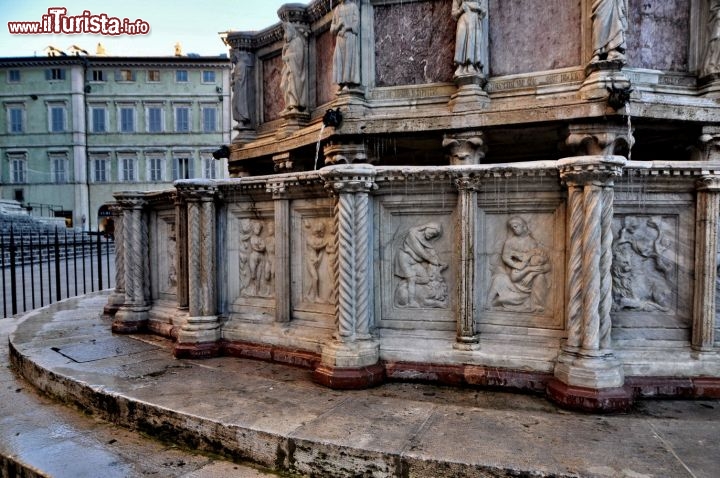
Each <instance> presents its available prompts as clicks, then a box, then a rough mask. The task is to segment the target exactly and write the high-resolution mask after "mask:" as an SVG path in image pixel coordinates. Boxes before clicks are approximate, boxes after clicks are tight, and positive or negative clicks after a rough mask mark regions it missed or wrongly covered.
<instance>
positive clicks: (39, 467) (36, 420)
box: [0, 319, 278, 478]
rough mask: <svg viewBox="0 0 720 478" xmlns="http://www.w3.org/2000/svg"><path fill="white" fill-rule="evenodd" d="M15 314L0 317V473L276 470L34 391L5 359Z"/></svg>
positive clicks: (107, 475)
mask: <svg viewBox="0 0 720 478" xmlns="http://www.w3.org/2000/svg"><path fill="white" fill-rule="evenodd" d="M17 324H18V320H17V319H0V430H1V432H0V476H1V477H16V476H17V477H20V476H21V477H26V478H35V477H72V478H80V477H87V478H91V477H93V478H94V477H98V476H102V477H103V478H114V477H118V478H120V477H123V478H125V477H135V476H159V477H178V478H181V477H186V478H190V477H228V476H240V477H247V478H262V477H270V476H278V475H277V474H276V473H270V472H269V471H267V470H262V469H261V468H259V467H255V466H250V465H248V464H246V463H245V464H242V463H233V462H231V461H227V460H221V459H218V458H217V457H208V456H205V455H202V454H200V453H197V452H195V451H191V450H188V449H182V448H179V447H177V446H176V445H173V444H168V443H163V442H160V441H156V440H152V439H150V438H147V437H144V436H142V435H140V434H138V433H136V432H132V431H130V430H128V429H125V428H122V427H119V426H117V425H113V424H111V423H108V422H104V421H102V420H99V419H98V418H97V417H93V416H89V415H87V414H83V413H80V412H78V411H77V410H75V409H73V408H69V407H68V406H66V405H63V404H62V403H59V402H56V401H54V400H52V399H50V398H49V397H48V396H46V395H43V394H40V393H38V392H37V391H36V390H35V389H34V388H33V386H32V385H31V384H29V383H28V382H26V381H25V380H23V379H22V378H20V377H18V376H17V375H16V374H15V373H13V371H12V370H11V368H10V364H9V362H8V346H7V344H8V340H7V339H8V335H9V334H10V333H12V332H13V331H14V330H15V327H16V326H17Z"/></svg>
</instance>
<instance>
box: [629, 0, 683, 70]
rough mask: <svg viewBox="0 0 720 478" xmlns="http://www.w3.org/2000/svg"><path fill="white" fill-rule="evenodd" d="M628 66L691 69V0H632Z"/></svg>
mask: <svg viewBox="0 0 720 478" xmlns="http://www.w3.org/2000/svg"><path fill="white" fill-rule="evenodd" d="M629 3H630V18H629V23H630V27H629V32H628V38H627V43H628V45H627V59H628V66H634V67H639V68H652V69H657V70H665V71H687V70H688V42H689V32H690V0H630V2H629Z"/></svg>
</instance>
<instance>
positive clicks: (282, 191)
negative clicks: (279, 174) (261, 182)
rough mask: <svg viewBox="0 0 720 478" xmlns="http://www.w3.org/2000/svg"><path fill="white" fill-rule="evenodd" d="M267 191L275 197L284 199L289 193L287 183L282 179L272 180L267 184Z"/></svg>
mask: <svg viewBox="0 0 720 478" xmlns="http://www.w3.org/2000/svg"><path fill="white" fill-rule="evenodd" d="M265 191H266V192H267V193H269V194H272V197H273V199H283V198H284V197H285V196H286V195H287V183H286V182H285V181H282V180H270V181H268V182H267V183H266V184H265Z"/></svg>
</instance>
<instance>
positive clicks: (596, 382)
mask: <svg viewBox="0 0 720 478" xmlns="http://www.w3.org/2000/svg"><path fill="white" fill-rule="evenodd" d="M624 164H625V158H622V157H619V156H578V157H573V158H567V159H562V160H560V161H559V162H558V167H559V169H560V177H561V179H562V180H563V182H564V183H565V184H566V185H567V187H568V239H567V242H568V244H569V250H568V265H567V268H568V270H567V277H568V294H567V297H568V302H567V307H566V316H567V332H568V339H567V342H566V343H565V345H564V346H563V347H562V350H561V353H560V355H559V356H558V360H557V364H556V366H555V378H556V379H557V380H558V381H559V382H560V383H561V384H562V385H563V387H557V386H556V387H555V392H557V391H558V390H559V389H561V388H562V392H561V395H562V396H560V397H558V396H554V397H553V393H550V395H551V397H552V398H554V399H559V401H560V402H566V404H568V405H573V403H572V402H573V400H575V399H576V398H578V397H577V396H574V394H575V392H576V391H577V390H578V389H585V392H587V390H590V391H594V396H593V398H592V399H593V400H596V401H597V402H598V406H597V408H604V405H602V403H603V400H606V399H607V398H603V396H602V394H603V390H607V389H620V388H621V387H622V386H623V384H624V373H623V368H622V364H620V363H619V361H617V360H616V359H615V357H614V355H613V352H612V349H611V336H610V333H611V330H612V322H611V318H610V309H611V305H612V277H611V271H610V267H611V265H612V240H613V239H612V228H611V226H612V217H613V199H614V195H613V180H614V178H615V177H617V176H619V175H620V174H621V173H622V167H623V165H624ZM568 387H570V388H568ZM550 392H552V390H551V391H550ZM585 392H584V393H585ZM591 395H592V393H591ZM625 395H626V394H623V393H620V392H618V393H616V394H615V395H614V396H613V398H612V399H613V400H616V401H622V400H628V401H629V400H630V396H629V395H627V396H625Z"/></svg>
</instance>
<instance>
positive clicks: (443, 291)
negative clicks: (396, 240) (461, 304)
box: [394, 222, 448, 308]
mask: <svg viewBox="0 0 720 478" xmlns="http://www.w3.org/2000/svg"><path fill="white" fill-rule="evenodd" d="M442 233H443V230H442V226H441V225H440V224H438V223H435V222H429V223H427V224H423V225H420V226H416V227H411V228H410V229H409V230H408V231H407V232H406V233H405V235H404V237H403V239H402V244H401V245H400V247H399V248H398V250H397V252H396V253H395V262H394V273H395V276H397V277H399V278H400V283H399V284H398V285H397V287H396V288H395V301H394V302H395V306H396V307H418V308H419V307H432V308H445V307H447V306H448V286H447V283H446V282H445V278H444V277H443V276H442V272H443V271H444V270H445V269H447V267H448V266H447V264H443V263H442V262H441V261H440V257H439V256H438V253H437V251H436V250H435V247H434V246H433V245H432V243H431V241H435V240H437V239H438V238H440V236H441V235H442Z"/></svg>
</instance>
